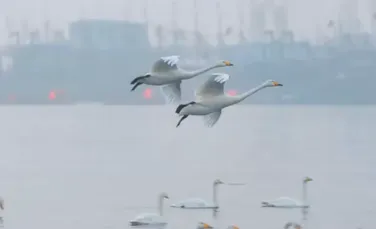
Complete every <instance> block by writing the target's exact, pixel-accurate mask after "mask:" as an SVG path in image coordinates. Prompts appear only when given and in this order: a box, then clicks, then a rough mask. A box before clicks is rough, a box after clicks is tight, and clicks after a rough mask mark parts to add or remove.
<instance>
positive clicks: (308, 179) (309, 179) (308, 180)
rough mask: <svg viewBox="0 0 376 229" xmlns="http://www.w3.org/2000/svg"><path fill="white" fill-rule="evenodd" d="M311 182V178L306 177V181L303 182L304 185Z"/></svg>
mask: <svg viewBox="0 0 376 229" xmlns="http://www.w3.org/2000/svg"><path fill="white" fill-rule="evenodd" d="M310 181H313V179H312V178H310V177H305V178H304V180H303V183H308V182H310Z"/></svg>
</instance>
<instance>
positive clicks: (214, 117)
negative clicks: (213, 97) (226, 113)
mask: <svg viewBox="0 0 376 229" xmlns="http://www.w3.org/2000/svg"><path fill="white" fill-rule="evenodd" d="M221 114H222V111H217V112H213V113H210V114H208V115H205V116H204V123H205V126H207V127H213V126H214V124H216V123H217V121H218V120H219V118H220V117H221Z"/></svg>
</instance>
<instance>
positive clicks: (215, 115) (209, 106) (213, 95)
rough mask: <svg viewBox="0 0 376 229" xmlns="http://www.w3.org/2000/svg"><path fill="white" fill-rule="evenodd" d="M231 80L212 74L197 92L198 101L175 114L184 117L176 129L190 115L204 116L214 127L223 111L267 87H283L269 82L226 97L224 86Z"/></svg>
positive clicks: (180, 107)
mask: <svg viewBox="0 0 376 229" xmlns="http://www.w3.org/2000/svg"><path fill="white" fill-rule="evenodd" d="M229 79H230V76H229V75H228V74H225V73H214V74H212V75H211V76H210V77H209V78H208V79H207V80H206V82H205V83H204V84H202V85H201V86H200V87H199V88H198V90H196V93H195V96H196V99H195V101H193V102H190V103H186V104H180V105H179V106H178V107H177V108H176V111H175V113H177V114H178V115H179V116H182V117H181V119H180V120H179V122H178V124H177V125H176V127H178V126H179V125H180V124H181V122H182V121H183V120H184V119H186V118H187V117H188V116H189V115H202V116H204V123H205V125H206V126H208V127H212V126H214V124H215V123H216V122H217V121H218V120H219V118H220V117H221V114H222V109H223V108H225V107H228V106H231V105H234V104H237V103H240V102H241V101H243V100H244V99H246V98H247V97H249V96H251V95H253V94H254V93H256V92H258V91H260V90H261V89H263V88H267V87H276V86H283V85H282V84H280V83H278V82H276V81H274V80H267V81H265V82H264V83H263V84H261V85H259V86H258V87H256V88H253V89H251V90H249V91H247V92H245V93H243V94H240V95H236V96H229V95H226V94H225V93H224V91H223V88H224V84H225V83H226V82H227V81H228V80H229Z"/></svg>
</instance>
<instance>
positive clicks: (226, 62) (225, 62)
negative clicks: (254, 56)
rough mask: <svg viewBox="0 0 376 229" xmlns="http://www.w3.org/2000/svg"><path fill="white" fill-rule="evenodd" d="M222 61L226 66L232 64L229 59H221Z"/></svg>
mask: <svg viewBox="0 0 376 229" xmlns="http://www.w3.org/2000/svg"><path fill="white" fill-rule="evenodd" d="M223 63H224V64H225V65H226V66H234V65H233V64H232V63H231V62H230V61H227V60H225V61H223Z"/></svg>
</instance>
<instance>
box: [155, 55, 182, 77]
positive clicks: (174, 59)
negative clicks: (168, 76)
mask: <svg viewBox="0 0 376 229" xmlns="http://www.w3.org/2000/svg"><path fill="white" fill-rule="evenodd" d="M178 62H179V56H165V57H161V58H160V59H159V60H157V61H156V62H155V63H154V64H153V67H152V68H151V71H152V72H154V73H165V72H168V71H171V70H177V69H178V66H177V63H178Z"/></svg>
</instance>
